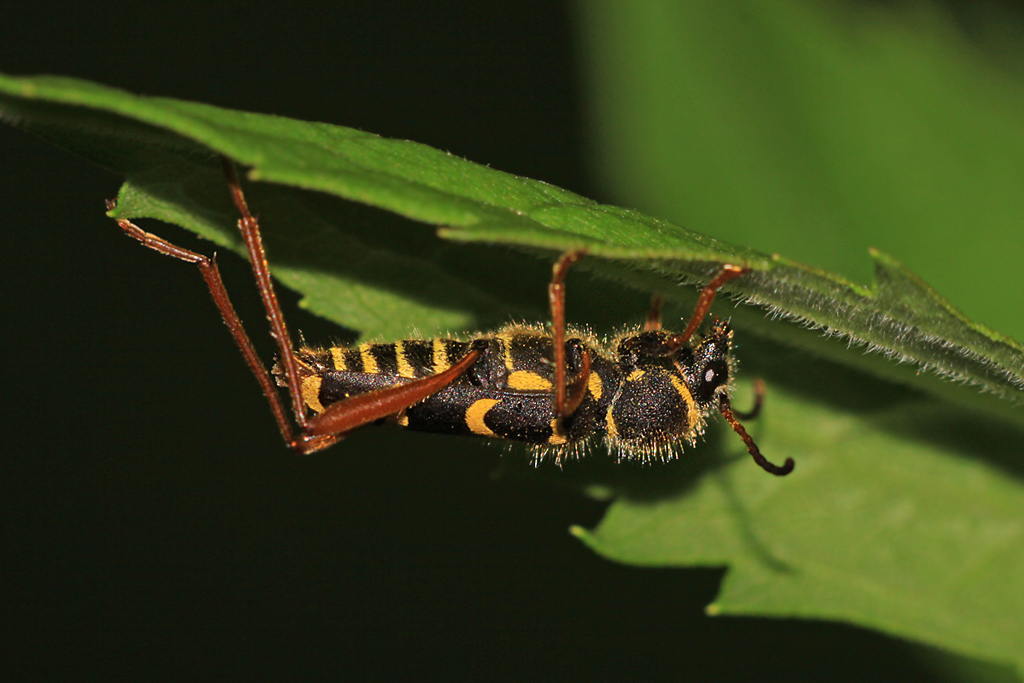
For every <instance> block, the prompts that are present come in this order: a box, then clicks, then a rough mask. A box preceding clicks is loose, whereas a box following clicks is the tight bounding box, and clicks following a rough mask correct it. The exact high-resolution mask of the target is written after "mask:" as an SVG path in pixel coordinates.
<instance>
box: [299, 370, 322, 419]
mask: <svg viewBox="0 0 1024 683" xmlns="http://www.w3.org/2000/svg"><path fill="white" fill-rule="evenodd" d="M323 381H324V379H323V377H320V376H319V375H310V376H309V377H305V378H303V380H302V400H303V401H305V402H306V405H307V406H309V407H310V408H312V409H313V410H314V411H316V412H318V413H322V412H324V404H323V403H321V402H320V385H321V384H322V383H323Z"/></svg>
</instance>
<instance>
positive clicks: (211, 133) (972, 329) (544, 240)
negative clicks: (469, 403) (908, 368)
mask: <svg viewBox="0 0 1024 683" xmlns="http://www.w3.org/2000/svg"><path fill="white" fill-rule="evenodd" d="M0 92H5V93H7V96H6V97H4V99H3V100H2V102H0V103H2V106H3V111H4V113H5V115H6V116H7V117H8V118H11V119H14V120H15V121H21V122H23V123H24V124H25V125H27V126H31V127H32V128H33V129H35V130H37V131H38V132H40V133H41V134H43V135H46V136H48V137H51V138H53V139H54V140H55V141H57V142H59V143H61V144H64V145H66V146H68V147H70V148H72V149H76V150H78V151H80V152H81V153H83V154H86V155H87V156H91V157H92V158H95V159H96V160H97V161H99V162H100V163H104V164H106V165H109V166H111V167H112V168H115V169H117V170H120V171H122V172H124V173H126V174H127V176H128V186H127V189H126V191H125V192H123V193H122V197H120V199H119V205H120V206H119V209H118V210H117V212H116V214H114V215H116V216H119V217H126V218H138V217H153V218H161V219H165V220H171V221H174V222H178V223H179V224H181V225H183V226H184V227H188V228H190V229H194V230H197V231H198V232H199V233H200V234H202V235H204V236H206V237H209V238H211V239H214V241H216V242H218V243H220V244H223V245H225V246H230V247H232V248H235V249H238V240H237V238H236V237H235V236H234V231H233V230H232V229H231V227H230V223H231V221H230V218H229V217H230V215H231V214H230V211H229V209H228V208H227V205H226V203H225V202H224V201H223V200H222V201H221V202H219V204H220V206H221V208H220V209H219V210H217V209H216V208H214V207H213V206H211V205H209V204H208V202H210V201H213V197H211V196H209V192H210V191H213V190H215V189H216V183H215V182H214V181H213V177H212V176H210V175H209V172H208V169H211V168H212V166H211V164H210V163H203V160H202V159H197V158H196V154H195V153H196V152H197V151H200V150H207V151H209V150H213V151H216V152H217V153H219V154H223V155H225V156H228V157H230V158H231V159H234V160H235V161H237V162H238V163H240V164H242V165H244V166H246V167H247V168H249V169H250V171H249V178H250V179H252V180H259V181H264V182H268V183H275V184H280V185H284V186H288V187H293V188H301V189H307V190H318V191H321V192H325V193H329V194H332V195H335V196H338V197H342V198H344V199H350V200H354V201H358V202H362V203H365V204H369V205H372V206H377V207H379V208H383V209H387V210H389V211H393V212H395V213H397V214H399V215H402V216H405V217H407V218H411V219H414V220H417V221H422V222H425V223H432V224H436V225H441V226H445V227H444V229H443V230H442V231H441V234H442V235H443V236H445V237H448V238H450V239H455V240H462V241H482V242H499V243H504V244H511V245H519V246H522V247H532V248H539V249H547V250H552V251H563V250H565V249H568V248H574V247H586V248H587V249H588V250H589V252H590V253H591V254H592V256H594V257H603V258H604V259H615V260H618V261H627V262H629V267H630V269H632V270H634V271H637V273H638V274H631V273H629V272H628V271H626V270H625V269H624V268H623V267H622V266H621V265H618V264H615V263H607V262H606V261H604V260H599V259H597V258H594V259H591V262H590V263H589V264H588V267H591V268H594V269H596V270H598V271H600V272H602V273H605V274H609V275H612V276H618V277H620V278H621V279H623V280H626V281H627V282H629V283H631V284H633V285H635V286H638V287H641V288H643V289H646V290H648V291H651V290H656V291H660V292H662V293H663V294H665V295H666V296H668V297H669V298H679V297H678V295H677V291H678V290H677V288H675V285H677V284H678V283H679V282H680V281H699V280H707V279H710V277H711V275H713V274H714V273H715V272H716V271H717V270H718V268H719V267H720V266H721V265H722V264H723V263H726V262H728V263H733V264H737V265H742V266H744V267H747V268H750V269H751V270H753V271H754V272H753V273H751V274H749V275H747V276H745V277H743V278H742V279H741V280H740V281H738V282H737V283H736V284H735V285H733V286H731V287H730V290H732V291H734V292H736V293H738V294H742V295H743V296H744V297H745V298H746V300H747V301H749V302H751V303H755V304H757V305H760V306H762V307H764V308H767V309H768V310H770V311H772V312H774V313H777V314H782V315H786V316H792V317H794V318H796V319H798V320H801V321H804V322H806V323H809V324H811V325H814V326H817V327H820V328H822V329H824V330H825V331H826V332H828V333H830V334H836V335H844V336H847V337H849V338H850V339H852V340H853V341H855V342H858V343H863V344H867V345H869V347H870V348H872V349H873V350H877V351H881V352H882V353H885V354H887V355H891V356H894V357H896V358H898V359H900V360H903V361H907V362H915V363H917V364H919V365H921V366H922V367H924V368H927V369H930V370H934V371H936V372H938V373H940V374H943V375H947V376H949V377H952V378H954V379H957V380H961V381H963V382H968V383H971V384H976V385H978V386H980V387H982V388H983V389H985V390H987V391H989V392H992V393H994V394H996V395H998V396H1001V397H1003V398H1008V399H1010V400H1012V401H1014V402H1017V403H1018V404H1019V403H1020V402H1021V400H1022V396H1024V346H1021V344H1019V343H1018V342H1016V341H1014V340H1012V339H1009V338H1008V337H1005V336H1003V335H1000V334H998V333H996V332H994V331H992V330H989V329H988V328H986V327H984V326H983V325H980V324H977V323H972V322H971V321H969V320H967V319H966V318H965V317H964V316H962V315H961V314H959V312H958V311H956V309H954V308H953V307H952V306H951V305H950V304H949V303H948V302H946V301H945V300H944V299H942V298H941V297H939V296H938V295H937V294H936V293H935V292H933V291H932V290H930V289H929V288H928V287H927V286H926V285H924V284H923V283H921V282H920V281H919V280H918V279H917V278H915V277H914V276H913V275H911V274H910V273H908V272H907V271H906V270H905V269H903V268H902V267H901V266H900V265H899V264H898V263H896V262H895V261H894V260H892V259H891V258H889V257H886V256H884V255H881V254H877V253H876V254H874V256H875V259H876V275H877V279H878V285H877V289H875V288H868V287H864V286H860V285H855V284H853V283H850V282H849V281H847V280H846V279H844V278H841V277H838V276H834V275H831V274H829V273H826V272H823V271H820V270H817V269H813V268H809V267H806V266H802V265H800V264H797V263H795V262H792V261H789V260H787V259H785V258H783V257H780V256H773V257H769V256H765V255H762V254H758V253H756V252H754V251H751V250H747V249H739V248H736V247H732V246H730V245H727V244H725V243H722V242H719V241H718V240H715V239H712V238H709V237H706V236H703V235H698V234H696V233H693V232H690V231H688V230H686V229H684V228H681V227H679V226H676V225H673V224H671V223H669V222H667V221H662V220H658V219H654V218H650V217H648V216H644V215H643V214H640V213H639V212H636V211H631V210H626V209H619V208H616V207H610V206H604V205H600V204H597V203H595V202H593V201H591V200H588V199H585V198H583V197H580V196H578V195H575V194H573V193H571V192H567V191H565V190H561V189H558V188H556V187H552V186H551V185H547V184H545V183H541V182H538V181H534V180H529V179H525V178H518V177H515V176H511V175H509V174H506V173H501V172H499V171H494V170H493V169H489V168H486V167H483V166H480V165H477V164H473V163H471V162H469V161H465V160H463V159H459V158H457V157H454V156H452V155H450V154H446V153H444V152H440V151H438V150H434V149H431V148H429V147H426V146H424V145H420V144H416V143H412V142H405V141H397V140H386V139H383V138H380V137H377V136H375V135H371V134H368V133H363V132H360V131H355V130H352V129H348V128H342V127H339V126H331V125H328V124H315V123H305V122H298V121H291V120H288V119H283V118H280V117H274V116H267V115H260V114H250V113H241V112H231V111H227V110H222V109H218V108H216V107H211V106H208V105H201V104H195V103H190V102H181V101H176V100H168V99H161V98H146V97H137V96H132V95H130V94H128V93H125V92H122V91H118V90H114V89H111V88H105V87H103V86H99V85H95V84H91V83H85V82H81V81H74V80H70V79H60V78H56V79H55V78H46V77H43V78H35V79H13V78H6V79H4V80H3V81H0ZM63 104H72V105H74V104H77V105H80V106H82V107H88V108H89V109H90V110H91V111H88V112H86V111H83V110H78V113H77V115H76V114H72V111H74V110H68V109H67V108H66V107H62V106H61V105H63ZM124 119H127V120H128V125H127V126H126V125H125V123H124ZM149 127H157V130H153V131H151V129H150V128H149ZM83 133H87V134H88V136H87V137H88V139H87V140H85V141H81V140H79V138H81V137H82V134H83ZM179 136H180V137H179ZM126 141H131V142H134V143H135V145H134V146H129V147H127V148H126V146H125V142H126ZM182 186H185V187H186V188H194V189H192V190H189V194H188V197H187V199H186V198H185V197H183V196H182V191H181V190H179V189H178V188H180V187H182ZM203 188H210V190H209V191H207V190H204V189H203ZM183 200H184V201H187V202H188V204H186V205H184V207H185V208H186V209H187V213H184V212H182V211H180V210H178V211H175V207H177V206H179V204H178V203H179V202H181V201H183ZM287 204H288V211H289V212H291V214H292V215H293V217H292V219H291V220H292V221H298V224H299V225H301V226H303V227H302V230H303V232H307V231H308V232H309V233H311V234H299V233H298V231H296V232H295V233H293V235H292V236H291V237H290V240H291V241H292V246H295V245H297V244H301V243H302V242H304V241H306V240H313V239H316V240H318V241H320V243H321V244H328V243H330V242H329V241H327V240H325V239H323V238H324V237H325V236H326V235H327V234H330V233H329V232H328V231H329V227H328V226H327V225H326V224H325V223H324V222H323V221H320V220H316V219H315V218H312V217H309V216H303V215H295V214H297V213H298V212H299V211H301V209H300V208H299V207H298V204H297V203H296V202H295V201H294V200H291V199H289V200H287ZM257 205H258V204H257ZM275 207H276V205H275V204H274V203H273V202H272V200H268V201H267V209H266V212H265V214H266V215H265V219H264V220H265V222H267V223H271V222H272V221H271V213H270V212H271V211H273V210H274V209H275ZM282 208H283V206H282ZM309 218H312V220H313V223H314V225H312V226H309V225H306V223H307V221H306V220H305V219H309ZM287 221H288V219H287V218H286V217H285V216H284V215H283V214H282V215H281V222H287ZM268 234H269V235H270V236H271V238H273V237H276V234H277V233H276V232H274V231H272V230H268ZM360 234H364V233H360ZM338 241H339V242H340V241H341V240H338ZM320 248H321V247H317V251H318V250H319V249H320ZM335 248H336V249H337V250H338V251H337V252H335V254H328V255H329V256H331V257H332V258H330V259H317V262H316V263H310V264H304V266H303V267H296V270H295V271H293V270H292V269H290V268H288V262H289V261H290V260H293V259H294V258H296V257H298V258H302V256H300V255H299V254H298V252H299V251H300V250H298V249H291V250H289V249H288V248H287V247H285V246H284V245H282V246H281V247H279V248H277V249H276V251H278V252H279V253H280V256H279V258H280V260H281V261H282V262H283V263H284V265H285V268H284V269H282V272H281V274H280V277H281V280H282V281H283V282H285V283H286V284H288V285H289V286H293V287H295V288H296V289H300V288H301V286H302V284H303V283H305V284H307V285H308V284H310V282H309V279H310V277H311V275H312V273H313V272H317V273H322V272H325V271H328V270H330V269H332V265H331V264H332V262H334V261H335V258H333V257H335V256H340V257H342V258H343V259H344V260H347V261H351V262H354V263H357V264H360V265H363V266H366V270H365V271H364V272H362V273H348V274H346V275H344V276H339V277H338V280H337V281H335V282H334V283H332V286H331V287H328V288H324V289H322V290H321V289H319V288H316V289H314V290H313V291H310V292H307V297H308V298H307V300H306V305H308V306H309V307H310V309H311V310H313V311H315V312H318V313H321V314H323V315H325V316H328V317H332V319H335V320H337V321H338V322H341V323H342V324H345V325H349V326H355V327H360V328H361V329H364V330H365V329H375V330H380V329H382V327H381V326H385V327H383V330H384V331H385V332H387V333H392V332H395V331H396V330H393V329H390V328H388V327H386V324H387V323H386V321H387V320H389V319H393V318H394V317H393V315H391V314H392V313H393V312H394V309H393V307H391V306H384V307H383V308H380V307H378V308H376V309H375V308H374V306H376V305H377V304H379V303H387V302H386V299H387V295H386V294H385V293H384V291H383V288H377V287H374V288H372V290H366V291H365V292H363V293H365V294H366V296H365V297H360V296H359V295H357V297H356V298H357V299H358V298H363V299H364V300H365V301H366V303H367V304H368V305H366V306H363V307H362V308H361V309H360V311H359V313H358V314H356V312H355V311H354V310H352V309H351V308H350V309H349V312H351V313H352V314H353V315H351V317H347V316H344V312H343V314H342V316H341V317H339V316H337V315H332V314H331V311H330V307H331V305H332V304H331V302H332V301H338V300H340V297H341V294H342V292H343V291H344V290H345V289H346V288H347V287H349V286H351V285H352V283H353V281H354V280H357V279H359V277H360V276H362V277H365V276H367V275H368V274H372V273H373V272H375V271H377V270H378V269H377V268H376V267H375V266H374V264H373V263H372V258H371V257H367V258H371V263H366V262H365V261H364V260H363V255H362V253H361V252H359V251H358V250H357V248H358V245H356V244H353V243H352V242H351V241H350V240H346V241H345V243H343V244H339V245H338V246H337V247H335ZM381 248H382V249H385V250H386V247H385V246H382V247H381ZM346 254H347V255H348V256H347V258H345V255H346ZM407 256H409V258H415V256H414V255H412V254H407ZM423 268H425V270H424V271H423V272H422V273H419V274H416V275H422V276H423V277H422V278H421V277H412V278H411V280H412V281H413V282H425V283H433V284H434V285H436V290H437V293H438V294H439V295H440V298H442V299H443V298H444V292H445V291H450V292H455V293H463V292H465V293H466V295H467V296H470V297H475V298H476V302H475V303H476V306H477V307H480V306H484V305H490V304H493V303H495V302H488V301H486V300H484V299H480V298H479V297H480V296H481V295H480V294H479V293H476V292H473V291H472V290H466V289H464V288H461V287H455V285H456V284H457V283H456V282H453V281H451V280H448V279H432V278H430V277H429V276H431V275H432V274H431V273H430V271H429V266H428V265H426V264H423ZM406 272H409V271H406ZM410 275H413V273H410ZM433 275H436V273H434V274H433ZM371 292H372V295H371ZM392 303H393V302H392ZM452 303H453V306H452V308H456V309H458V308H459V305H458V304H459V303H460V302H452ZM467 303H469V302H467ZM470 305H472V304H470ZM375 310H376V311H381V313H377V314H376V316H375V314H374V311H375ZM423 313H424V317H423V318H422V320H423V321H424V322H422V323H419V324H421V325H422V327H421V329H422V330H423V331H424V332H425V333H427V332H430V331H433V330H437V329H441V328H442V327H444V326H449V327H457V326H458V324H459V323H460V322H467V321H466V320H460V319H459V318H458V316H457V315H454V314H449V315H445V314H444V309H442V308H441V304H440V303H438V304H436V305H435V306H434V307H432V308H431V310H430V311H429V314H428V311H426V310H424V311H423ZM375 318H376V319H375ZM373 322H375V323H377V326H376V327H373V326H371V325H370V323H373ZM744 323H745V324H750V325H754V324H756V323H755V322H754V321H753V320H752V319H750V318H749V317H748V318H744ZM759 327H761V328H764V329H765V330H766V331H767V333H769V334H770V333H772V327H771V326H767V325H764V324H761V325H759ZM804 336H805V338H806V340H807V341H805V342H803V343H805V344H807V345H809V346H813V347H817V346H818V344H817V341H816V340H813V341H812V337H811V336H810V335H804Z"/></svg>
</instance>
